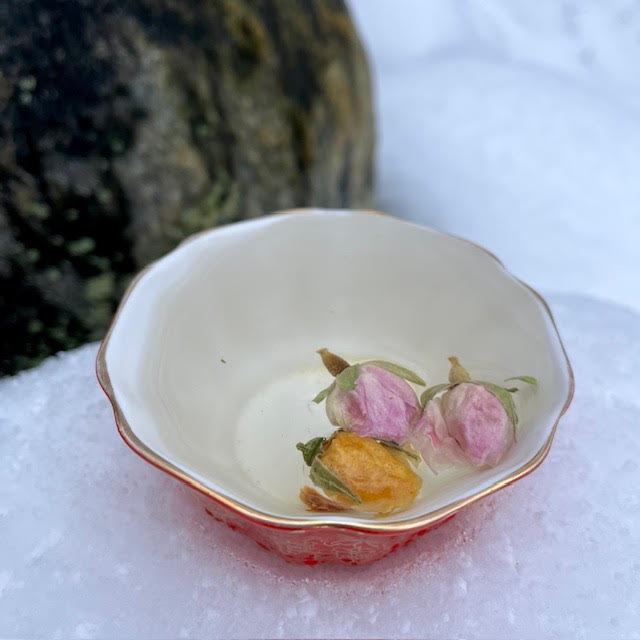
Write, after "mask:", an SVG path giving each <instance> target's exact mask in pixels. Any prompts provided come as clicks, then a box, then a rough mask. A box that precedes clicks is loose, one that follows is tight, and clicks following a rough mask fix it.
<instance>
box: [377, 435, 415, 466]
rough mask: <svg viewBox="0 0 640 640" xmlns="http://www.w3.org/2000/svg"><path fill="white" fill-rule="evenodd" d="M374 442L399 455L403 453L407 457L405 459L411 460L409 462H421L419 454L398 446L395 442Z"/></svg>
mask: <svg viewBox="0 0 640 640" xmlns="http://www.w3.org/2000/svg"><path fill="white" fill-rule="evenodd" d="M376 442H379V443H380V444H381V445H383V446H385V447H389V449H393V450H394V451H399V452H400V453H404V454H405V455H406V456H407V458H411V460H413V461H414V462H420V460H422V457H421V456H420V454H418V453H416V452H415V451H409V449H405V448H404V447H402V446H400V445H399V444H398V443H397V442H393V441H392V440H378V439H376Z"/></svg>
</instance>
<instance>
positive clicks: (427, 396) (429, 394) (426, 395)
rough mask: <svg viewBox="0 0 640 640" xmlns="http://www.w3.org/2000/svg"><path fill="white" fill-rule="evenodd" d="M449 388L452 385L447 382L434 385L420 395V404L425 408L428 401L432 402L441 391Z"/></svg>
mask: <svg viewBox="0 0 640 640" xmlns="http://www.w3.org/2000/svg"><path fill="white" fill-rule="evenodd" d="M451 386H454V385H451V384H450V383H448V382H443V383H442V384H434V385H433V387H429V388H428V389H426V390H425V391H424V392H423V393H422V395H421V396H420V404H421V405H422V406H423V407H426V406H427V402H429V400H433V399H434V398H435V397H436V396H437V395H438V394H439V393H440V392H441V391H444V390H445V389H448V388H449V387H451Z"/></svg>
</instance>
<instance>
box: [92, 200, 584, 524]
mask: <svg viewBox="0 0 640 640" xmlns="http://www.w3.org/2000/svg"><path fill="white" fill-rule="evenodd" d="M310 210H312V209H292V210H288V211H280V212H275V213H273V214H270V215H272V216H275V215H280V216H282V215H283V214H287V215H295V214H298V213H303V212H307V211H310ZM358 211H361V212H364V213H373V214H377V215H384V216H389V217H393V216H391V215H390V214H386V213H384V212H382V211H375V210H366V211H362V210H358ZM413 224H415V223H413ZM416 226H422V228H425V227H424V226H423V225H416ZM221 228H224V227H215V228H213V229H208V230H205V231H201V232H200V233H197V234H194V235H193V236H189V238H186V239H185V240H183V242H182V243H181V244H184V243H186V242H189V241H191V240H194V239H195V238H197V237H202V236H204V235H208V234H210V233H215V232H216V231H218V230H219V229H221ZM426 228H428V227H426ZM431 230H432V231H435V232H436V233H439V234H441V235H444V236H449V237H453V238H456V239H458V240H463V241H464V242H467V243H468V244H470V245H472V246H474V247H476V248H477V249H480V250H482V251H483V252H484V253H486V254H487V255H489V256H490V257H491V258H493V259H494V260H495V261H496V262H497V263H498V264H499V265H500V266H501V267H502V269H503V270H504V272H505V274H506V275H508V276H509V277H510V278H512V279H513V280H515V281H516V282H518V283H520V284H521V285H522V286H523V287H525V288H526V289H528V290H529V291H531V293H532V294H533V295H534V296H535V297H536V298H537V299H538V300H539V301H540V303H541V304H542V306H543V308H544V309H545V311H546V313H547V314H548V316H549V318H550V320H551V324H552V326H553V328H554V331H555V333H556V337H557V338H558V342H559V344H560V347H561V349H562V353H563V355H564V358H565V361H566V365H567V373H568V376H569V392H568V394H567V399H566V400H565V403H564V405H563V407H562V409H561V411H560V413H559V414H558V417H557V418H556V421H555V423H554V425H553V428H552V429H551V433H550V434H549V437H548V438H547V440H546V441H545V443H544V444H543V445H542V447H541V448H540V450H539V451H538V452H537V453H536V455H535V456H534V457H533V458H532V459H531V460H529V462H527V463H526V464H524V465H522V466H521V467H520V468H519V469H516V470H515V471H513V472H512V473H510V474H509V475H508V476H506V477H505V478H503V479H502V480H498V481H497V482H495V483H494V484H492V485H491V486H490V487H487V488H486V489H484V490H482V491H479V492H477V493H474V494H473V495H471V496H469V497H467V498H462V499H460V500H457V501H456V502H453V503H451V504H449V505H447V506H445V507H442V508H440V509H437V510H436V511H433V512H431V513H429V514H427V515H426V516H420V517H417V518H412V519H410V520H403V521H400V522H387V523H383V522H381V523H377V524H376V523H373V522H336V521H334V520H321V519H317V520H316V519H314V520H307V519H300V518H286V517H279V516H273V515H270V514H268V513H265V512H263V511H260V510H258V509H254V508H253V507H249V506H247V505H245V504H242V503H241V502H238V501H237V500H234V499H233V498H230V497H228V496H225V495H224V494H222V493H219V492H218V491H215V490H214V489H211V488H210V487H207V486H206V485H204V484H202V483H201V482H198V481H197V480H196V479H195V478H192V477H191V476H190V475H189V474H188V473H185V472H184V471H182V470H181V469H179V468H178V467H177V466H176V465H174V464H173V463H171V462H169V461H168V460H166V459H164V458H163V457H162V456H160V455H158V454H157V453H156V452H155V451H153V450H152V449H150V448H149V447H148V446H147V445H146V444H144V443H143V442H142V441H141V440H140V439H139V438H138V437H137V436H136V435H135V433H134V432H133V430H132V429H131V426H130V425H129V423H128V422H127V419H126V418H125V415H124V413H123V411H122V409H121V408H120V406H119V404H118V401H117V400H116V397H115V393H114V390H113V387H112V385H111V380H110V378H109V371H108V369H107V364H106V357H105V354H106V349H107V345H108V343H109V338H110V337H111V333H112V332H113V328H114V327H115V325H116V322H117V320H118V317H119V315H120V313H121V311H122V309H123V307H124V305H125V303H126V301H127V298H128V297H129V296H130V295H131V292H132V291H133V289H134V287H135V286H136V285H137V284H138V282H139V281H140V280H141V278H142V277H143V276H144V275H145V274H146V273H147V272H148V271H149V270H150V269H151V268H152V267H153V265H154V264H155V263H151V264H149V265H148V266H147V267H145V268H144V269H143V270H142V271H140V273H138V275H137V276H136V277H135V278H134V279H133V280H132V281H131V283H130V284H129V286H128V287H127V289H126V291H125V293H124V295H123V297H122V300H121V301H120V304H119V305H118V309H117V310H116V313H115V315H114V316H113V320H112V321H111V324H110V326H109V329H108V331H107V333H106V335H105V337H104V339H103V340H102V343H101V344H100V348H99V350H98V355H97V358H96V375H97V378H98V382H99V383H100V386H101V387H102V389H103V391H104V392H105V394H106V395H107V397H108V398H109V402H110V403H111V407H112V408H113V413H114V417H115V421H116V426H117V428H118V432H119V433H120V435H121V437H122V439H123V440H124V441H125V443H126V444H127V445H129V447H130V448H131V449H132V450H133V451H134V452H135V453H137V454H138V455H139V456H140V457H142V458H144V459H145V460H146V461H147V462H150V463H151V464H152V465H153V466H155V467H157V468H158V469H161V470H162V471H164V472H166V473H168V474H169V475H171V476H174V477H175V478H177V479H178V480H181V481H182V482H184V483H185V484H187V485H189V486H190V487H192V488H193V489H195V490H196V491H199V492H200V493H202V494H204V495H206V496H208V497H210V498H212V499H213V500H215V501H217V502H219V503H221V504H223V505H224V506H226V507H228V508H229V509H232V510H233V511H235V512H237V513H239V514H241V515H243V516H245V517H247V518H249V519H250V520H253V521H256V522H259V523H262V524H265V525H269V526H272V527H278V528H287V529H307V528H314V527H337V528H341V529H352V530H360V531H371V532H379V533H382V532H396V533H397V532H403V531H410V530H413V529H417V528H422V527H428V526H429V525H432V524H435V523H436V522H438V521H440V520H443V519H444V518H446V517H448V516H450V515H452V514H453V513H455V512H456V511H459V510H460V509H462V508H463V507H465V506H467V505H469V504H471V503H472V502H475V501H476V500H480V499H481V498H484V497H486V496H488V495H490V494H492V493H495V492H496V491H499V490H500V489H502V488H504V487H506V486H507V485H509V484H511V483H512V482H515V481H516V480H519V479H520V478H522V477H524V476H526V475H527V474H529V473H531V472H532V471H534V470H535V469H536V468H537V467H539V466H540V464H542V461H543V460H544V459H545V458H546V457H547V454H548V453H549V450H550V449H551V443H552V442H553V438H554V436H555V433H556V429H557V428H558V423H559V422H560V418H562V416H563V415H564V414H565V413H566V412H567V409H568V408H569V405H570V404H571V401H572V399H573V394H574V389H575V380H574V375H573V369H572V367H571V363H570V362H569V357H568V356H567V351H566V349H565V347H564V344H563V342H562V338H561V337H560V334H559V332H558V327H557V325H556V322H555V319H554V317H553V314H552V313H551V309H550V308H549V305H548V304H547V301H546V300H545V299H544V298H543V297H542V296H541V295H540V294H539V293H538V292H537V291H536V290H535V289H533V288H532V287H530V286H529V285H528V284H526V283H524V282H522V280H520V279H518V278H516V277H515V276H514V275H513V274H511V273H510V272H509V271H508V270H507V269H506V268H505V266H504V264H503V263H502V261H501V260H499V259H498V258H497V257H496V256H495V255H494V254H493V253H491V252H490V251H489V250H488V249H485V248H484V247H482V246H480V245H478V244H476V243H475V242H472V241H470V240H467V239H465V238H459V237H458V236H454V235H452V234H447V233H443V232H441V231H436V230H435V229H431Z"/></svg>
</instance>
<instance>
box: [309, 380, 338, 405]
mask: <svg viewBox="0 0 640 640" xmlns="http://www.w3.org/2000/svg"><path fill="white" fill-rule="evenodd" d="M335 386H336V383H335V382H332V383H331V384H330V385H329V386H328V387H327V388H326V389H323V390H322V391H320V393H318V395H317V396H316V397H315V398H314V399H313V401H314V402H315V403H316V404H320V403H321V402H322V401H323V400H324V399H325V398H326V397H327V396H328V395H329V394H330V393H331V391H332V390H333V387H335Z"/></svg>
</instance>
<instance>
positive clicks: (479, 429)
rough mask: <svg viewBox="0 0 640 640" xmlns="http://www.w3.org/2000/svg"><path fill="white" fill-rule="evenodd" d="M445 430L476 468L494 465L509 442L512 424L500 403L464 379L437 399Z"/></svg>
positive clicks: (506, 449) (477, 385)
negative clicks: (439, 399)
mask: <svg viewBox="0 0 640 640" xmlns="http://www.w3.org/2000/svg"><path fill="white" fill-rule="evenodd" d="M441 407H442V417H443V418H444V422H445V423H446V425H447V430H448V432H449V434H450V435H451V436H453V438H455V440H456V441H457V442H458V444H459V445H460V447H461V449H462V451H463V452H464V454H465V456H466V457H467V459H468V460H469V462H470V463H471V464H472V465H473V466H476V467H482V466H484V465H490V466H492V467H493V466H495V465H497V464H498V463H499V462H500V460H502V458H503V456H504V454H505V453H506V452H507V451H508V449H509V447H510V446H511V445H512V444H513V424H512V423H511V421H510V420H509V416H508V415H507V412H506V411H505V408H504V406H503V405H502V402H500V400H499V399H498V397H497V396H496V395H494V394H493V393H491V392H490V391H487V389H485V387H483V386H482V385H479V384H473V383H470V382H464V383H462V384H459V385H457V386H455V387H454V388H453V389H451V390H450V391H447V392H446V393H445V394H444V395H443V396H442V400H441Z"/></svg>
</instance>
